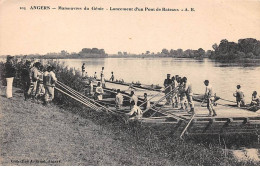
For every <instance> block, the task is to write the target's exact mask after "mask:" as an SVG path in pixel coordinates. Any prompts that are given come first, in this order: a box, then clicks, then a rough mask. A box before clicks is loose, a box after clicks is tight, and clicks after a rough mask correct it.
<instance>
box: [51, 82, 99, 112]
mask: <svg viewBox="0 0 260 169" xmlns="http://www.w3.org/2000/svg"><path fill="white" fill-rule="evenodd" d="M55 89H57V90H58V91H59V92H61V93H63V94H65V95H67V96H69V97H71V98H73V99H75V100H77V101H78V102H80V103H82V104H84V105H86V106H87V107H90V108H92V109H94V110H96V109H95V108H93V107H92V106H91V105H89V104H87V103H85V102H83V101H81V100H79V99H77V98H76V97H74V96H72V95H70V94H68V93H66V92H64V91H62V90H61V89H59V88H57V87H55Z"/></svg>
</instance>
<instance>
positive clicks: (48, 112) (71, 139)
mask: <svg viewBox="0 0 260 169" xmlns="http://www.w3.org/2000/svg"><path fill="white" fill-rule="evenodd" d="M0 91H1V94H0V95H1V96H0V106H1V107H0V153H1V154H0V164H1V165H174V164H172V163H171V161H169V160H168V159H164V158H161V157H159V155H156V154H154V153H153V154H152V153H149V152H147V151H146V150H144V149H142V147H140V146H139V147H137V146H136V145H135V144H133V143H131V142H130V141H128V140H125V139H123V138H121V137H120V136H118V135H116V134H115V133H113V132H112V131H109V130H108V129H105V128H104V127H102V126H100V125H97V124H94V123H93V122H92V121H90V120H88V119H84V118H82V117H80V116H78V115H76V114H73V113H72V112H68V111H65V110H63V109H59V108H58V107H56V106H49V107H45V106H43V105H41V104H37V103H33V102H32V101H24V99H23V94H22V93H19V90H18V89H14V97H13V98H12V99H7V98H5V96H4V88H3V87H1V90H0ZM120 138H121V139H120ZM125 138H127V137H125Z"/></svg>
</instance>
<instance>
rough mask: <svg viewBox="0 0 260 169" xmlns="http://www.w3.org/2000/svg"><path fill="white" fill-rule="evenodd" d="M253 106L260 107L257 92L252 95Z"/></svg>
mask: <svg viewBox="0 0 260 169" xmlns="http://www.w3.org/2000/svg"><path fill="white" fill-rule="evenodd" d="M250 105H251V106H260V98H259V96H258V95H257V91H254V92H253V94H252V101H251V104H250Z"/></svg>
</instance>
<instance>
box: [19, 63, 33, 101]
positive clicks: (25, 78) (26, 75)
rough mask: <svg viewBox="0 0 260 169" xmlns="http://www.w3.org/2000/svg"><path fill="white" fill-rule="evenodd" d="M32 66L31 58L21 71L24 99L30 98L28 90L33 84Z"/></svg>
mask: <svg viewBox="0 0 260 169" xmlns="http://www.w3.org/2000/svg"><path fill="white" fill-rule="evenodd" d="M30 67H31V62H30V61H29V60H26V62H25V65H24V66H23V68H22V72H21V80H22V84H23V93H24V100H27V99H29V95H28V91H29V89H30V86H31V79H30Z"/></svg>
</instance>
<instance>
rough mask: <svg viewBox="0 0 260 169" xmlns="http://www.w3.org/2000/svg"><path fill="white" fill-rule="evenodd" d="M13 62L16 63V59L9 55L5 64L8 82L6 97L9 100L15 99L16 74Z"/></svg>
mask: <svg viewBox="0 0 260 169" xmlns="http://www.w3.org/2000/svg"><path fill="white" fill-rule="evenodd" d="M13 62H14V57H13V56H10V55H8V56H7V58H6V63H5V78H6V82H7V86H6V97H7V98H8V99H9V98H12V97H13V80H14V77H15V73H16V70H15V67H14V63H13Z"/></svg>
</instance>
